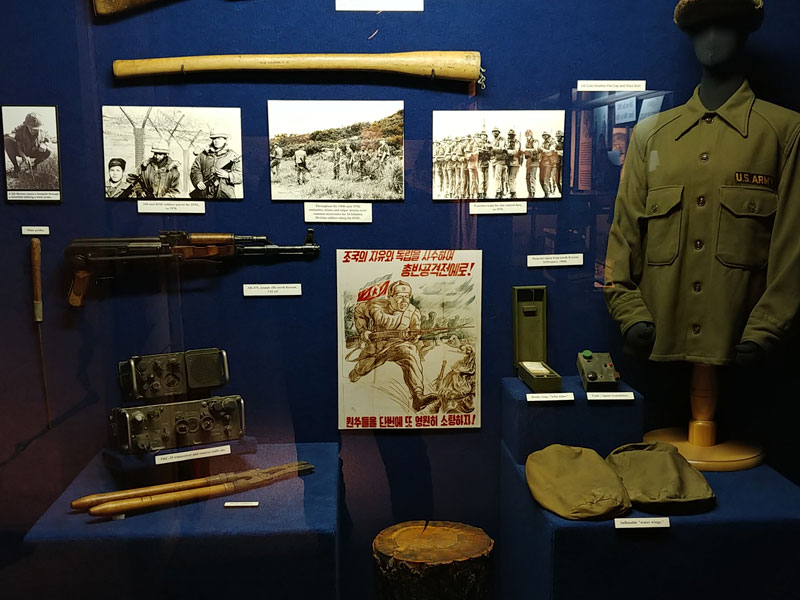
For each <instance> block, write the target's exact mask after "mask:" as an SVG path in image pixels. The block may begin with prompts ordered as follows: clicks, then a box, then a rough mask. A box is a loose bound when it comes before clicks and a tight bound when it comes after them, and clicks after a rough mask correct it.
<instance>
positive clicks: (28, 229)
mask: <svg viewBox="0 0 800 600" xmlns="http://www.w3.org/2000/svg"><path fill="white" fill-rule="evenodd" d="M22 235H50V227H49V226H47V225H28V226H26V225H23V226H22Z"/></svg>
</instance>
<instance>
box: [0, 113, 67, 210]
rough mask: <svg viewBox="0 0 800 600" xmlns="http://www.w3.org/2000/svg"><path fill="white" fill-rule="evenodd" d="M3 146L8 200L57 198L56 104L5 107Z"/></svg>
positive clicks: (58, 181) (48, 199)
mask: <svg viewBox="0 0 800 600" xmlns="http://www.w3.org/2000/svg"><path fill="white" fill-rule="evenodd" d="M2 117H3V148H4V151H5V169H4V170H5V174H6V189H7V190H8V199H9V200H47V201H50V200H55V201H58V200H60V192H59V190H60V187H61V185H60V181H61V176H60V175H61V174H60V169H59V162H58V137H57V131H58V122H57V117H56V107H55V106H4V107H3V108H2Z"/></svg>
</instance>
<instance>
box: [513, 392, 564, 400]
mask: <svg viewBox="0 0 800 600" xmlns="http://www.w3.org/2000/svg"><path fill="white" fill-rule="evenodd" d="M525 399H526V400H527V401H528V402H572V401H573V400H575V394H573V393H572V392H558V393H551V394H525Z"/></svg>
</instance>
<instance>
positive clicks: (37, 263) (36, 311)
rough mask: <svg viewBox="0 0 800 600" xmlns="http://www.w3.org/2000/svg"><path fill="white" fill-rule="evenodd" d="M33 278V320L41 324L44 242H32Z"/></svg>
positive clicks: (35, 239) (37, 240)
mask: <svg viewBox="0 0 800 600" xmlns="http://www.w3.org/2000/svg"><path fill="white" fill-rule="evenodd" d="M31 277H32V278H33V320H34V321H36V322H37V323H41V322H42V320H43V314H42V242H41V240H40V239H39V238H33V239H32V240H31Z"/></svg>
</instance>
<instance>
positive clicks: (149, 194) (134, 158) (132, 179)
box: [103, 106, 244, 200]
mask: <svg viewBox="0 0 800 600" xmlns="http://www.w3.org/2000/svg"><path fill="white" fill-rule="evenodd" d="M103 154H104V160H103V168H104V171H105V197H106V198H107V199H109V200H127V199H129V200H142V199H155V198H165V199H193V200H241V199H242V198H244V184H243V171H242V118H241V110H240V109H239V108H209V107H180V106H104V107H103Z"/></svg>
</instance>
